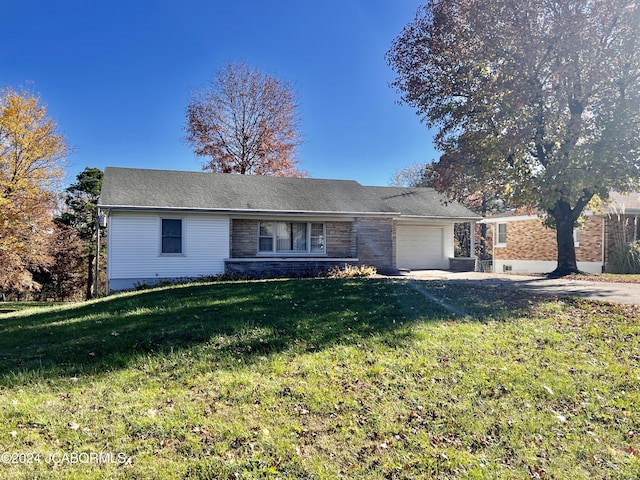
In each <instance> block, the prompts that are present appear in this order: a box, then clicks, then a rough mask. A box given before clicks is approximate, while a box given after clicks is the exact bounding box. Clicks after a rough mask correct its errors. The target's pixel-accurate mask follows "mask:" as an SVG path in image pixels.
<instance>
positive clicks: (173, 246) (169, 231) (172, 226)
mask: <svg viewBox="0 0 640 480" xmlns="http://www.w3.org/2000/svg"><path fill="white" fill-rule="evenodd" d="M161 242H162V247H161V250H160V252H161V253H162V254H163V255H165V254H181V253H182V219H180V218H163V219H162V240H161Z"/></svg>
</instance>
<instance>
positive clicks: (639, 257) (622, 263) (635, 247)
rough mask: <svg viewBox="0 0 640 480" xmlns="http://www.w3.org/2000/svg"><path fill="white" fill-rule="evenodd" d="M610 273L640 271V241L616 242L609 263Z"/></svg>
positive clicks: (608, 269)
mask: <svg viewBox="0 0 640 480" xmlns="http://www.w3.org/2000/svg"><path fill="white" fill-rule="evenodd" d="M607 271H608V272H609V273H640V242H637V241H636V242H630V243H622V242H616V243H615V245H614V248H613V250H612V252H611V256H610V257H609V262H608V263H607Z"/></svg>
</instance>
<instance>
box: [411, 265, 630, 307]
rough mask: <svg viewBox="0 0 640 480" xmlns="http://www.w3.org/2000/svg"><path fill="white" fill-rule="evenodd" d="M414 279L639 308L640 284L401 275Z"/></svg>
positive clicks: (446, 274)
mask: <svg viewBox="0 0 640 480" xmlns="http://www.w3.org/2000/svg"><path fill="white" fill-rule="evenodd" d="M403 276H404V277H407V278H412V279H416V280H447V281H451V282H461V283H469V284H472V285H481V286H487V287H494V288H516V289H521V290H525V291H528V292H531V293H536V294H541V295H556V296H558V297H585V298H589V299H591V300H598V301H601V302H610V303H626V304H633V305H640V284H633V283H609V282H595V281H594V282H590V281H586V280H571V279H564V278H558V279H548V278H546V277H530V276H523V275H508V274H498V273H480V272H462V273H458V272H448V271H444V270H420V271H414V272H411V273H407V274H404V275H403Z"/></svg>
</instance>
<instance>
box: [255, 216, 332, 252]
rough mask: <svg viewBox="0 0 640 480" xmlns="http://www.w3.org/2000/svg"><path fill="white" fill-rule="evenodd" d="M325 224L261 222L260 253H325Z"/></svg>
mask: <svg viewBox="0 0 640 480" xmlns="http://www.w3.org/2000/svg"><path fill="white" fill-rule="evenodd" d="M324 237H325V234H324V224H323V223H310V222H306V223H303V222H260V233H259V239H258V251H259V252H260V253H269V252H275V253H324V252H325V246H324Z"/></svg>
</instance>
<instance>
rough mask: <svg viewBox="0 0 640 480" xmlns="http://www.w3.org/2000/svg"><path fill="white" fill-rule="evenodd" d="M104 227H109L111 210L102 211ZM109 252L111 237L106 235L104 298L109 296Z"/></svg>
mask: <svg viewBox="0 0 640 480" xmlns="http://www.w3.org/2000/svg"><path fill="white" fill-rule="evenodd" d="M103 212H104V226H105V227H106V226H107V225H109V214H110V213H111V210H109V209H107V210H104V211H103ZM109 252H111V235H109V234H107V263H106V269H105V270H106V271H105V280H104V295H105V296H109V294H110V293H111V281H110V280H111V275H110V271H111V255H109Z"/></svg>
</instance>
